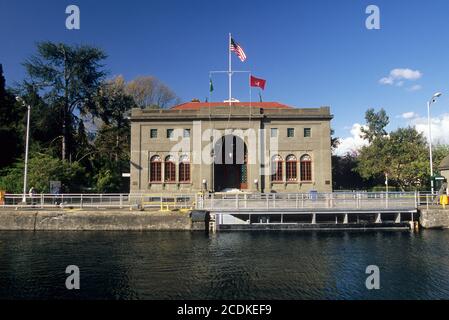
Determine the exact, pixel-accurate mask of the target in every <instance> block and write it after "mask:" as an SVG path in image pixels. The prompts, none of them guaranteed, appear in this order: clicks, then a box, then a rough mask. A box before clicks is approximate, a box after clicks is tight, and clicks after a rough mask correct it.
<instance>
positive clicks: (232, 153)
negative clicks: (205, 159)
mask: <svg viewBox="0 0 449 320" xmlns="http://www.w3.org/2000/svg"><path fill="white" fill-rule="evenodd" d="M247 158H248V150H247V148H246V144H245V142H244V141H243V140H242V139H241V138H240V137H237V136H234V135H227V136H224V137H222V138H221V139H219V140H218V141H217V142H216V144H215V146H214V190H215V191H222V190H224V189H247V188H248V168H247V162H248V159H247Z"/></svg>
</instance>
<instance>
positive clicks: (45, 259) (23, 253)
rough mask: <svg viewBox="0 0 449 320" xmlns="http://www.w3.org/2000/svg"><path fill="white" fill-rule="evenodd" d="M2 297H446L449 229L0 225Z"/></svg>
mask: <svg viewBox="0 0 449 320" xmlns="http://www.w3.org/2000/svg"><path fill="white" fill-rule="evenodd" d="M68 265H77V266H78V267H79V268H80V270H81V289H80V290H78V291H74V290H72V291H69V290H67V289H66V288H65V280H66V277H67V276H68V275H66V274H65V269H66V267H67V266H68ZM368 265H377V266H379V268H380V285H381V288H380V290H371V291H369V290H367V289H366V287H365V280H366V277H367V276H368V275H366V274H365V269H366V267H367V266H368ZM0 298H2V299H5V298H6V299H35V298H38V299H47V298H57V299H73V298H75V299H449V231H423V232H421V233H419V234H412V233H410V232H397V231H395V232H356V233H351V232H329V233H327V232H319V233H317V232H315V233H300V232H252V233H251V232H242V233H219V234H216V235H210V236H206V235H204V234H203V233H190V232H176V233H167V232H38V233H33V232H0Z"/></svg>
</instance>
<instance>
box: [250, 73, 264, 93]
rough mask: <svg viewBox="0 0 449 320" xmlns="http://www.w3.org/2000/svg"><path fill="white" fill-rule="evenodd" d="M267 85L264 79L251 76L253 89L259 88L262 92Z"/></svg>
mask: <svg viewBox="0 0 449 320" xmlns="http://www.w3.org/2000/svg"><path fill="white" fill-rule="evenodd" d="M266 83H267V81H266V80H264V79H259V78H256V77H253V76H251V80H250V85H251V87H259V88H261V89H262V90H265V84H266Z"/></svg>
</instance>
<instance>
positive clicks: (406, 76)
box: [379, 68, 422, 87]
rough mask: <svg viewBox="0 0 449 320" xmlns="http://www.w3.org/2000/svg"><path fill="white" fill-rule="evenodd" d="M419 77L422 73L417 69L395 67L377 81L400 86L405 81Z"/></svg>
mask: <svg viewBox="0 0 449 320" xmlns="http://www.w3.org/2000/svg"><path fill="white" fill-rule="evenodd" d="M421 77H422V73H421V71H419V70H412V69H408V68H405V69H401V68H396V69H393V70H391V71H390V74H389V75H388V76H387V77H383V78H382V79H380V80H379V83H381V84H386V85H396V86H398V87H401V86H403V85H404V82H405V81H414V80H418V79H420V78H421Z"/></svg>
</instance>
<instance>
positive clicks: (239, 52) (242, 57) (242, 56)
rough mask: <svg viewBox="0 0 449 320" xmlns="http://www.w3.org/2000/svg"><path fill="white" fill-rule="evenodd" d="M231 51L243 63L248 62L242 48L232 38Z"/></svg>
mask: <svg viewBox="0 0 449 320" xmlns="http://www.w3.org/2000/svg"><path fill="white" fill-rule="evenodd" d="M229 49H230V50H231V51H234V52H235V54H236V55H237V57H239V59H240V60H241V61H242V62H243V61H245V60H246V54H245V52H244V51H243V49H242V47H241V46H239V45H238V44H237V43H236V42H235V41H234V39H232V38H231V47H230V48H229Z"/></svg>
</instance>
